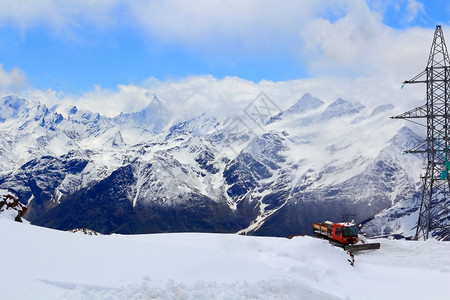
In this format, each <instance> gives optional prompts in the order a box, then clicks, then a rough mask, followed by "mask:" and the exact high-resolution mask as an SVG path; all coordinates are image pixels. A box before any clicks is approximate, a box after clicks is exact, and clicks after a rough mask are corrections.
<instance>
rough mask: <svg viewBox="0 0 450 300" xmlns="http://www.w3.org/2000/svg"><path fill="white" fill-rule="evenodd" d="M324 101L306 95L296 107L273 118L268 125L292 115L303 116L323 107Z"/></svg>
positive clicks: (293, 106)
mask: <svg viewBox="0 0 450 300" xmlns="http://www.w3.org/2000/svg"><path fill="white" fill-rule="evenodd" d="M323 103H324V102H323V101H322V100H320V99H319V98H316V97H313V96H311V94H309V93H306V94H304V95H303V96H302V97H301V98H300V99H299V100H298V101H297V102H296V103H295V104H294V105H292V106H291V107H289V108H288V109H287V110H285V111H282V112H280V113H279V114H277V115H276V116H273V117H272V118H271V119H270V120H269V121H268V123H269V124H270V123H273V122H275V121H278V120H280V119H281V118H282V117H283V116H287V115H292V114H301V113H304V112H306V111H309V110H314V109H317V108H319V107H320V106H322V105H323Z"/></svg>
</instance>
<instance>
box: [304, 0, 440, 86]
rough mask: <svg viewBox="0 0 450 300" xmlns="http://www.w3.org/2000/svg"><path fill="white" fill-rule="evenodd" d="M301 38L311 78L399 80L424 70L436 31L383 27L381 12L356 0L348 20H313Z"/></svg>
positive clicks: (350, 8)
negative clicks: (334, 77) (336, 77)
mask: <svg viewBox="0 0 450 300" xmlns="http://www.w3.org/2000/svg"><path fill="white" fill-rule="evenodd" d="M300 35H301V37H302V39H303V40H304V41H305V49H304V55H305V56H307V57H308V58H309V70H310V73H311V74H316V75H323V74H328V75H330V76H351V77H352V76H353V77H360V76H365V77H367V76H369V77H393V78H396V79H397V80H398V79H399V78H400V77H403V78H402V79H406V78H408V77H412V76H414V75H415V74H416V73H420V71H422V70H423V69H424V68H425V66H426V62H427V55H428V52H429V47H430V46H431V42H432V38H433V31H432V30H430V29H420V28H411V29H406V30H395V29H392V28H390V27H388V26H386V25H384V24H383V23H382V16H381V15H380V14H379V13H377V12H375V11H371V10H370V9H369V7H368V6H367V4H366V3H365V2H364V1H358V0H356V1H354V2H353V3H352V5H351V6H349V9H348V13H347V14H346V15H345V16H344V17H342V18H340V19H338V20H337V21H336V22H334V23H331V22H330V21H328V20H326V19H321V18H318V19H314V20H311V22H309V24H308V25H307V26H306V27H305V28H304V29H303V30H301V33H300ZM405 77H406V78H405Z"/></svg>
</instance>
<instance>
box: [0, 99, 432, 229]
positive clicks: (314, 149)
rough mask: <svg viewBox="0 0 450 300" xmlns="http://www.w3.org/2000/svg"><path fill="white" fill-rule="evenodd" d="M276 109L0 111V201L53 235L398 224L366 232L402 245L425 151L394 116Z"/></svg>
mask: <svg viewBox="0 0 450 300" xmlns="http://www.w3.org/2000/svg"><path fill="white" fill-rule="evenodd" d="M279 106H280V105H279V104H278V103H276V102H275V101H272V100H271V99H270V98H269V97H268V96H267V95H266V94H264V93H262V94H260V95H259V96H258V97H257V98H256V99H255V100H254V101H253V102H251V103H249V105H248V106H247V107H246V108H245V110H243V111H242V113H241V114H238V115H232V116H227V117H221V116H220V115H219V114H217V115H214V114H212V113H211V112H209V113H204V112H202V111H201V109H200V108H199V110H198V114H197V115H193V116H190V117H185V118H180V117H177V116H175V115H174V114H173V113H172V112H171V111H170V110H169V109H168V108H167V106H166V104H165V102H163V101H161V100H159V99H158V98H157V97H156V96H155V97H154V98H153V99H152V100H151V101H150V103H149V105H148V106H147V107H145V108H144V109H143V110H141V111H139V112H134V113H121V114H120V115H118V116H116V117H114V118H109V117H105V116H102V115H100V114H98V113H92V112H89V111H81V110H79V109H78V108H77V107H75V106H74V107H68V108H65V107H58V106H55V107H52V108H48V107H46V106H45V105H43V104H41V103H38V102H33V101H29V100H26V99H22V98H17V97H13V96H10V97H4V98H2V99H1V100H0V170H1V172H0V188H4V189H10V190H12V191H14V192H15V193H16V194H17V195H18V196H19V199H20V201H21V202H22V203H23V204H27V206H28V210H27V212H26V215H25V216H24V217H25V218H26V219H27V220H29V221H31V222H32V223H33V224H37V225H42V226H47V227H52V228H58V229H63V230H70V229H74V228H89V229H92V230H95V231H97V232H101V233H112V232H118V233H150V232H175V231H177V232H179V231H201V232H239V233H241V234H253V235H275V236H289V235H292V234H302V233H306V234H308V233H311V223H312V222H318V221H325V220H327V219H330V220H334V221H340V220H341V219H342V218H343V215H344V214H350V215H353V214H354V216H353V218H354V219H355V221H357V222H362V221H364V220H366V219H368V218H371V217H373V216H374V215H377V214H379V215H378V216H381V215H386V211H389V210H390V211H391V213H389V215H390V216H392V215H395V213H392V211H393V210H395V211H396V213H397V212H398V213H399V214H400V212H401V215H399V219H398V220H397V219H396V220H393V221H392V220H384V221H383V222H382V223H383V224H379V223H376V222H375V221H372V222H366V225H365V228H364V230H365V232H366V233H367V234H368V235H379V234H380V230H381V231H382V233H383V234H385V235H386V234H400V235H402V234H404V235H410V234H411V230H412V229H411V226H414V225H415V224H412V223H411V222H410V221H405V222H403V221H402V220H406V219H405V215H407V216H408V218H410V219H416V216H417V209H418V205H419V204H420V203H418V200H417V199H418V198H417V197H418V196H417V195H418V193H419V187H420V183H419V173H420V171H421V169H422V168H423V166H424V162H423V158H422V157H420V156H414V155H402V153H403V151H404V150H405V149H409V148H411V147H412V146H414V145H416V144H417V143H418V142H420V141H421V140H423V137H421V136H419V135H418V134H417V133H415V132H414V131H413V130H411V129H410V128H408V127H402V124H401V122H398V121H397V122H396V121H391V120H389V119H388V117H389V116H390V115H392V114H393V113H392V110H393V108H394V106H393V105H392V104H389V103H387V104H383V105H380V106H378V107H374V108H370V109H369V108H367V107H365V105H363V104H362V103H360V102H350V101H347V100H345V99H341V98H339V99H337V100H335V101H333V102H331V103H325V102H324V101H322V100H321V99H318V98H316V97H313V96H311V95H309V94H305V95H303V96H302V97H301V98H300V99H299V100H298V102H297V103H295V104H294V105H292V106H291V107H288V108H287V109H280V108H279ZM405 203H407V205H406V204H405ZM405 205H406V207H405ZM400 217H401V218H400ZM376 218H377V217H375V219H376ZM372 220H374V219H372ZM388 222H391V223H388ZM396 222H397V223H398V222H400V223H401V224H400V223H398V224H397V223H396ZM389 224H391V225H389Z"/></svg>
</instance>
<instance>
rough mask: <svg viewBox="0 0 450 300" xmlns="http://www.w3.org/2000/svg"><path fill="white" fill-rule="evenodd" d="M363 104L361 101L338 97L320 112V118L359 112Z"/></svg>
mask: <svg viewBox="0 0 450 300" xmlns="http://www.w3.org/2000/svg"><path fill="white" fill-rule="evenodd" d="M364 108H365V106H364V105H363V104H361V102H350V101H347V100H344V99H343V98H341V97H339V98H338V99H336V100H335V101H334V102H332V103H331V104H330V105H328V107H327V108H326V110H325V111H324V112H323V113H322V115H321V116H322V119H331V118H335V117H342V116H348V115H355V114H358V113H360V112H361V111H362V110H363V109H364Z"/></svg>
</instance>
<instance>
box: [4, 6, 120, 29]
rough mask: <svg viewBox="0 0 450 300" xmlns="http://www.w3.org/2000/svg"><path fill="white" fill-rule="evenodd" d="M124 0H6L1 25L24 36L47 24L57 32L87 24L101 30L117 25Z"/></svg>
mask: <svg viewBox="0 0 450 300" xmlns="http://www.w3.org/2000/svg"><path fill="white" fill-rule="evenodd" d="M121 2H122V0H95V1H91V0H83V1H59V0H36V1H35V0H2V1H1V4H0V25H5V24H8V25H14V26H16V27H18V28H19V29H20V30H21V31H22V33H26V31H27V30H29V29H30V28H32V27H34V26H37V25H42V24H43V25H46V26H48V27H50V28H51V29H52V30H54V31H55V32H57V33H60V34H62V33H64V34H67V32H70V31H71V30H72V29H76V28H79V27H80V26H81V25H82V24H83V23H87V24H89V25H90V27H91V28H92V25H94V26H96V27H97V28H105V27H106V26H113V25H114V24H116V22H115V21H117V20H120V19H115V18H116V17H117V14H119V13H120V12H118V9H119V8H120V3H121Z"/></svg>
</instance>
